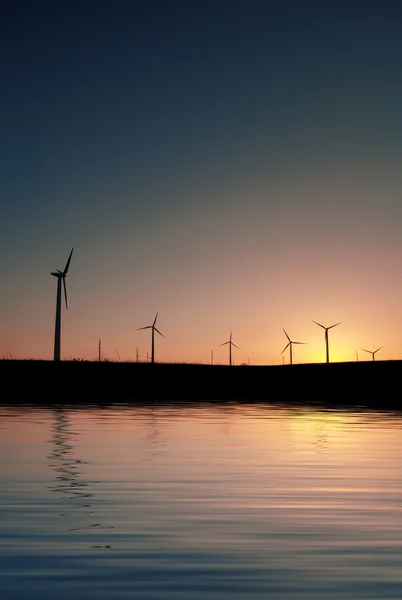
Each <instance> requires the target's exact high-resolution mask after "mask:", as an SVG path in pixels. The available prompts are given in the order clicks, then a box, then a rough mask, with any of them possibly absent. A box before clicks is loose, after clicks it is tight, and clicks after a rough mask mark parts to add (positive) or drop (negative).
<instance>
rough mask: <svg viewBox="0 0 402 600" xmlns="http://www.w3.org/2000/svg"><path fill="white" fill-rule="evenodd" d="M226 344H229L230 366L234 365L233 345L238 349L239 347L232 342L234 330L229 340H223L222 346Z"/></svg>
mask: <svg viewBox="0 0 402 600" xmlns="http://www.w3.org/2000/svg"><path fill="white" fill-rule="evenodd" d="M226 344H229V366H232V346H234V347H235V348H237V349H238V348H239V346H236V344H235V343H234V342H232V332H230V337H229V340H228V341H227V342H223V344H221V346H226Z"/></svg>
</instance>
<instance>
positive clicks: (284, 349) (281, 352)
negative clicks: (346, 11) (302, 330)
mask: <svg viewBox="0 0 402 600" xmlns="http://www.w3.org/2000/svg"><path fill="white" fill-rule="evenodd" d="M288 346H290V342H289V343H288V344H286V346H285V347H284V349H283V350H282V352H281V354H283V353H284V352H285V350H286V348H288Z"/></svg>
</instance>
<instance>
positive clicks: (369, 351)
mask: <svg viewBox="0 0 402 600" xmlns="http://www.w3.org/2000/svg"><path fill="white" fill-rule="evenodd" d="M362 350H363V352H368V353H369V354H371V350H365V349H364V348H362Z"/></svg>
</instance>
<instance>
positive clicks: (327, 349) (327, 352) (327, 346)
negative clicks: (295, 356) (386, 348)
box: [313, 321, 341, 363]
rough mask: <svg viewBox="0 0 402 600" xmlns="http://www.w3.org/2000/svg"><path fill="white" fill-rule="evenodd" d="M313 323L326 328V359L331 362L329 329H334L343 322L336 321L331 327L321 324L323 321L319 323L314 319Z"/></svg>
mask: <svg viewBox="0 0 402 600" xmlns="http://www.w3.org/2000/svg"><path fill="white" fill-rule="evenodd" d="M313 323H315V324H316V325H319V326H320V327H322V328H323V329H325V350H326V359H327V363H329V342H328V330H329V329H332V328H333V327H336V326H337V325H340V324H341V323H340V322H339V323H335V325H331V326H330V327H324V325H321V323H317V321H313Z"/></svg>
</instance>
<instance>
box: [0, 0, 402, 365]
mask: <svg viewBox="0 0 402 600" xmlns="http://www.w3.org/2000/svg"><path fill="white" fill-rule="evenodd" d="M0 44H1V56H2V60H1V82H2V93H1V96H0V106H1V112H0V114H1V117H0V118H1V157H0V158H1V173H2V174H1V177H0V198H1V200H0V228H1V231H0V276H1V281H2V291H1V296H0V309H1V313H0V314H1V319H0V357H13V358H52V356H53V335H54V315H55V299H56V285H57V282H56V279H55V278H54V277H52V276H51V274H50V273H51V271H54V270H56V269H61V270H62V269H63V268H64V265H65V263H66V261H67V258H68V254H69V252H70V250H71V248H72V247H74V254H73V257H72V261H71V266H70V270H69V273H68V277H67V287H68V300H69V309H68V311H66V310H63V315H62V357H63V358H65V359H71V358H89V359H92V358H95V357H96V356H97V346H98V340H99V339H100V338H101V339H102V351H103V354H104V356H105V357H106V358H110V359H112V360H119V357H120V358H121V360H135V357H136V350H137V349H138V352H139V356H140V359H141V360H146V356H147V352H149V353H150V349H151V347H150V337H151V336H150V332H149V331H138V328H139V327H143V326H145V325H149V324H151V323H152V322H153V319H154V317H155V314H156V312H157V311H158V312H159V316H158V321H157V326H158V328H159V329H160V331H161V332H162V333H163V334H164V335H165V339H163V338H160V337H159V336H158V339H157V340H156V359H157V360H160V361H169V362H170V361H172V362H205V363H208V362H210V360H211V351H213V357H214V362H216V363H219V362H221V363H227V360H228V346H220V344H222V343H223V342H225V341H227V340H228V339H229V335H230V332H233V341H234V342H235V343H236V344H237V345H238V346H239V349H236V348H235V349H234V351H233V358H234V362H235V364H240V363H242V362H246V363H247V362H249V363H250V364H282V360H285V362H287V361H288V360H289V355H288V353H287V352H286V353H285V354H284V355H283V356H284V359H283V356H281V354H280V353H281V351H282V349H283V348H284V346H285V344H286V343H287V340H286V338H285V335H284V333H283V330H282V328H285V329H286V331H287V332H288V333H289V335H290V336H291V338H292V339H294V340H296V341H303V342H306V345H305V346H294V354H293V359H294V362H295V363H296V362H323V361H324V360H325V346H324V332H323V330H322V329H321V328H319V327H318V326H317V325H315V324H314V323H313V322H312V321H313V320H315V321H318V322H320V323H323V324H324V325H332V324H333V323H337V322H338V321H340V322H341V325H340V326H338V327H336V328H335V329H333V330H332V331H331V332H330V343H331V358H332V360H334V361H335V360H336V361H343V360H345V361H348V360H356V352H358V357H359V360H363V359H364V360H367V359H369V360H370V359H371V356H370V355H369V354H367V353H365V352H362V350H361V349H362V348H366V349H369V350H375V349H376V348H378V347H379V346H383V349H382V350H381V351H380V352H379V353H378V354H377V359H378V360H380V359H383V360H385V359H402V336H401V333H402V170H401V159H402V131H401V130H402V118H401V114H402V113H401V106H402V8H401V7H399V3H398V2H393V1H392V2H391V1H386V0H383V1H378V2H370V1H369V0H367V1H365V2H364V1H361V2H358V1H353V0H350V1H349V2H342V1H338V2H331V1H328V2H325V1H324V0H323V1H321V2H318V1H317V2H308V1H306V2H302V1H301V0H299V1H294V2H293V1H288V2H286V1H285V0H283V1H279V0H278V1H269V0H266V1H256V0H248V1H243V0H238V1H237V2H229V1H228V2H225V1H223V0H216V1H214V2H212V1H211V2H210V1H208V0H204V1H202V2H199V1H197V0H194V1H187V2H186V1H184V0H183V1H177V0H165V1H158V0H155V1H151V0H148V1H135V0H133V1H131V2H129V1H119V0H115V1H113V2H102V1H100V2H97V3H93V2H86V1H84V0H83V1H81V2H74V1H72V2H71V1H70V2H57V3H52V2H43V1H42V2H41V1H38V2H5V3H3V4H2V8H1V12H0Z"/></svg>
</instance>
